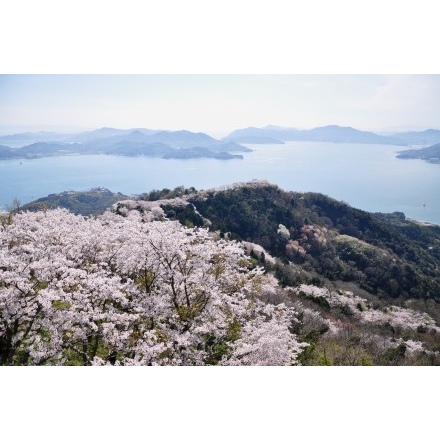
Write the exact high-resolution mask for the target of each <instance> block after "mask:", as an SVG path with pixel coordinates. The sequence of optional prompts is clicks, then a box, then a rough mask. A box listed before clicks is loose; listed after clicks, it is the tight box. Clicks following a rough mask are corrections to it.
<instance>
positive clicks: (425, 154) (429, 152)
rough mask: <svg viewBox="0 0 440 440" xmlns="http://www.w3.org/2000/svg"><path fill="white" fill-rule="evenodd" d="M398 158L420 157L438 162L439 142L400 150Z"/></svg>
mask: <svg viewBox="0 0 440 440" xmlns="http://www.w3.org/2000/svg"><path fill="white" fill-rule="evenodd" d="M397 158H398V159H422V160H425V161H426V162H430V163H438V164H440V143H438V144H435V145H431V146H430V147H426V148H419V149H416V150H405V151H400V152H399V154H398V155H397Z"/></svg>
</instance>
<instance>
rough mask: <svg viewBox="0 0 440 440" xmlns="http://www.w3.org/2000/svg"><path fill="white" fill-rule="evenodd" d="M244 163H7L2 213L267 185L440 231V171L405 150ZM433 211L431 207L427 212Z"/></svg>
mask: <svg viewBox="0 0 440 440" xmlns="http://www.w3.org/2000/svg"><path fill="white" fill-rule="evenodd" d="M250 147H251V148H252V149H253V150H254V151H253V152H252V153H243V156H244V159H243V160H229V161H220V160H215V159H190V160H180V159H171V160H164V159H160V158H149V157H123V156H106V155H93V156H62V157H46V158H42V159H29V160H23V159H21V160H2V161H0V188H1V193H0V206H3V207H7V206H10V204H11V202H12V200H13V199H14V197H16V198H18V199H19V200H20V202H21V203H22V204H23V203H27V202H30V201H32V200H35V199H37V198H39V197H44V196H46V195H48V194H51V193H57V192H61V191H65V190H69V189H72V190H78V191H79V190H88V189H90V188H92V187H97V186H103V187H105V188H108V189H110V190H111V191H114V192H122V193H123V194H127V195H132V194H139V193H142V192H147V191H151V190H152V189H162V188H170V189H172V188H175V187H176V186H179V185H184V186H185V187H191V186H194V187H195V188H196V189H208V188H212V187H217V186H221V185H226V184H230V183H234V182H244V181H249V180H252V179H264V180H268V181H270V182H272V183H276V184H278V185H279V186H280V187H281V188H283V189H286V190H293V191H313V192H321V193H324V194H327V195H329V196H330V197H333V198H335V199H337V200H342V201H345V202H347V203H349V204H350V205H351V206H353V207H356V208H360V209H364V210H366V211H370V212H379V211H380V212H394V211H401V212H404V213H405V215H406V216H407V217H409V218H414V219H419V220H425V221H430V222H434V223H438V224H440V197H439V192H440V191H439V190H440V165H439V164H430V163H427V162H424V161H422V160H401V159H397V158H396V152H397V151H399V150H401V149H402V147H396V146H388V145H364V144H332V143H324V142H321V143H319V142H289V143H287V144H284V145H251V146H250ZM423 205H425V206H423Z"/></svg>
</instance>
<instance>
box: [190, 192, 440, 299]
mask: <svg viewBox="0 0 440 440" xmlns="http://www.w3.org/2000/svg"><path fill="white" fill-rule="evenodd" d="M188 200H189V201H190V202H191V203H192V204H193V205H194V206H195V207H196V208H197V210H198V212H200V214H201V215H202V216H203V217H206V218H208V219H209V220H210V222H211V228H212V230H220V231H221V232H222V233H230V235H231V236H232V237H233V238H235V239H239V240H246V241H252V242H255V243H258V244H260V245H261V246H263V247H264V248H265V249H267V250H268V251H270V252H271V253H272V254H273V255H275V256H277V257H280V258H283V259H285V261H291V262H293V263H296V264H298V265H301V266H302V267H304V268H305V269H308V270H313V271H315V272H316V273H318V274H319V275H320V276H321V277H323V278H327V279H330V280H342V281H354V282H357V283H359V284H360V285H361V287H362V288H364V289H366V290H367V291H369V292H371V293H374V294H376V295H379V296H381V297H397V296H399V297H412V298H435V299H436V300H438V301H440V277H439V267H440V227H438V226H422V225H418V224H416V223H414V222H410V221H406V220H404V219H403V220H402V219H401V220H400V221H399V223H397V222H393V221H392V220H390V219H389V218H387V219H386V220H384V219H383V218H381V217H380V216H377V215H374V214H370V213H367V212H365V211H361V210H359V209H355V208H352V207H350V206H349V205H347V204H345V203H342V202H338V201H336V200H333V199H331V198H329V197H327V196H324V195H322V194H315V193H294V192H285V191H282V190H281V189H280V188H278V187H277V186H275V185H269V184H254V185H241V186H237V187H235V188H230V189H227V190H224V191H208V192H199V193H197V194H194V195H192V196H190V197H189V198H188Z"/></svg>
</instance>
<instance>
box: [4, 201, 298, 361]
mask: <svg viewBox="0 0 440 440" xmlns="http://www.w3.org/2000/svg"><path fill="white" fill-rule="evenodd" d="M251 267H252V265H251V264H250V263H249V258H248V257H247V256H246V255H245V252H244V248H243V247H242V246H241V245H240V244H239V243H237V242H234V241H227V240H219V239H218V238H216V237H214V236H212V235H211V234H209V233H208V231H207V230H205V229H198V228H193V229H188V228H185V227H183V226H181V225H180V224H179V223H177V222H172V221H167V220H166V219H165V218H164V216H163V211H161V209H160V208H159V207H157V206H153V207H152V208H151V210H150V211H148V210H147V212H145V210H142V212H140V211H136V210H135V209H129V208H127V209H124V210H123V209H120V210H119V212H118V213H117V212H113V213H112V212H110V211H109V212H106V213H105V214H104V215H103V216H101V217H99V218H96V219H92V218H88V219H86V218H83V217H79V216H75V215H73V214H70V213H69V212H67V211H65V210H62V209H57V210H48V211H45V212H39V213H18V214H16V215H14V216H13V217H12V218H10V219H9V220H8V221H3V222H2V229H1V230H0V362H1V364H3V365H5V364H6V365H17V364H23V365H27V364H37V365H38V364H55V365H62V364H68V365H71V364H79V365H207V364H208V365H209V364H219V365H291V364H295V363H296V360H297V356H298V354H299V353H300V352H301V350H302V349H303V346H304V344H301V343H299V342H298V341H297V339H296V337H295V335H294V334H293V333H292V332H291V329H290V327H291V324H292V322H293V321H294V320H295V319H296V318H295V312H294V310H292V309H291V308H288V307H286V306H284V305H278V306H274V305H270V304H266V303H265V302H263V301H262V298H266V297H267V296H270V295H271V294H272V293H274V292H275V291H276V289H277V285H276V280H275V279H274V278H273V277H271V276H267V275H266V274H265V273H264V272H263V270H262V269H261V268H256V269H251Z"/></svg>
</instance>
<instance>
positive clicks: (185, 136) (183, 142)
mask: <svg viewBox="0 0 440 440" xmlns="http://www.w3.org/2000/svg"><path fill="white" fill-rule="evenodd" d="M149 139H150V141H151V142H163V143H165V144H167V145H170V146H171V147H181V148H192V147H207V146H209V145H213V144H216V143H218V142H219V141H218V140H217V139H214V138H213V137H211V136H208V135H207V134H205V133H193V132H191V131H187V130H180V131H160V132H158V133H154V134H152V135H151V136H149Z"/></svg>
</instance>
